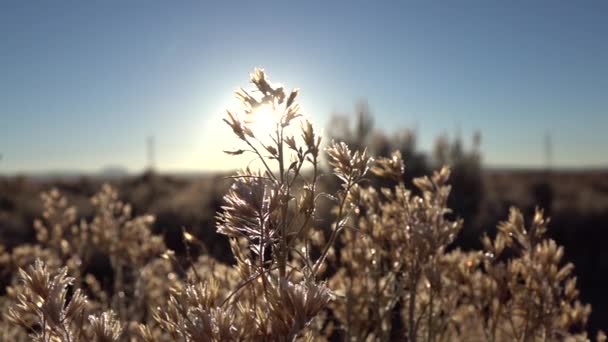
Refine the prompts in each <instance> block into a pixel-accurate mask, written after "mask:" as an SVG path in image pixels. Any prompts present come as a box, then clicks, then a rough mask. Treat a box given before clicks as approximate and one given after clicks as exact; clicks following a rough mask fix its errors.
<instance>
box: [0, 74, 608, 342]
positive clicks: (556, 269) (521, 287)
mask: <svg viewBox="0 0 608 342" xmlns="http://www.w3.org/2000/svg"><path fill="white" fill-rule="evenodd" d="M252 83H253V85H254V88H255V90H257V92H251V91H247V90H240V91H239V92H238V93H237V96H238V97H239V99H241V101H242V102H243V112H244V115H252V114H253V113H254V112H255V109H256V108H257V107H258V106H260V105H261V104H262V103H263V104H267V103H270V104H271V105H273V106H276V107H277V108H281V109H280V110H281V113H282V115H281V118H280V119H279V120H280V121H279V122H278V123H277V125H276V131H275V132H274V133H275V135H274V137H273V139H271V140H269V141H268V140H263V139H262V138H259V137H257V136H255V134H254V133H253V132H252V131H251V130H249V128H248V126H247V121H246V120H243V117H242V116H239V115H242V114H239V115H237V114H236V113H231V114H229V115H228V117H227V119H226V122H227V123H228V125H229V126H230V127H231V128H232V130H233V132H234V134H235V139H236V140H240V141H241V142H242V144H243V146H244V150H242V151H241V150H237V151H231V152H232V153H234V154H240V153H253V154H255V155H257V156H258V157H259V159H260V160H261V161H264V162H263V163H261V166H260V168H261V171H259V172H258V171H254V170H248V169H245V170H243V171H240V172H239V173H237V174H236V175H204V176H201V177H179V176H168V175H159V174H155V173H147V174H145V175H141V176H135V177H127V178H122V179H113V180H109V181H108V180H102V179H90V178H89V179H87V178H82V179H70V180H36V179H28V178H26V177H11V178H2V179H0V227H1V229H0V234H1V235H0V289H2V290H1V292H0V296H1V297H0V308H1V310H0V311H1V312H3V315H2V317H1V318H0V340H2V341H19V340H30V339H32V340H36V341H81V340H85V339H95V340H97V341H130V340H142V341H176V340H178V341H209V340H216V341H224V340H235V341H243V340H266V341H291V340H311V341H312V340H346V341H372V340H381V341H386V340H407V341H472V340H480V341H513V340H517V341H563V340H572V341H578V340H587V339H588V338H591V337H595V331H596V330H597V329H599V328H605V326H604V324H605V317H606V315H608V312H607V311H606V309H607V308H608V303H606V299H605V296H604V295H603V293H602V292H603V291H602V290H603V289H604V288H605V285H606V284H608V280H607V279H606V278H607V277H606V276H605V275H606V274H608V272H606V271H608V255H606V254H605V253H606V252H604V249H603V244H602V241H606V239H605V237H606V233H604V229H603V227H604V226H605V225H606V223H607V222H608V177H607V176H608V175H607V174H606V173H603V172H599V171H593V172H591V171H590V172H556V171H553V172H551V173H549V174H547V173H544V172H540V171H539V172H534V171H525V172H524V171H497V170H489V171H482V172H481V173H480V174H479V176H480V177H481V181H480V182H477V183H476V182H470V181H469V180H470V178H467V177H468V176H467V175H468V174H467V173H462V172H463V171H462V170H471V168H459V166H458V165H457V163H456V165H454V166H453V170H452V172H450V170H449V169H448V168H438V169H437V170H436V171H434V172H428V176H424V177H415V178H414V177H408V175H407V173H408V167H407V165H408V162H407V156H404V158H405V165H406V167H405V168H404V160H402V156H401V153H400V152H398V151H397V152H394V153H390V154H388V155H384V156H377V157H375V158H372V157H371V156H370V155H368V154H367V152H364V151H357V150H356V149H355V148H353V144H348V145H347V144H340V143H334V144H327V145H324V146H327V149H326V150H323V149H322V145H321V142H320V137H318V136H317V135H316V134H315V131H314V128H313V127H312V126H311V125H310V124H308V123H307V121H305V118H302V117H300V115H299V108H298V106H297V95H298V94H297V92H295V91H293V92H289V93H287V92H286V90H285V89H283V88H276V87H273V86H272V83H270V82H268V81H267V80H266V78H265V75H264V74H263V73H262V72H261V71H256V72H255V73H254V74H253V75H252ZM297 121H301V122H302V125H299V124H298V125H295V123H296V122H297ZM290 125H293V126H295V128H296V132H297V133H296V134H294V135H291V134H290V133H288V130H286V128H287V127H289V126H290ZM322 153H326V156H327V160H328V164H329V165H325V164H323V163H322V162H321V161H320V156H321V154H322ZM466 160H467V161H470V160H477V158H469V159H466ZM269 165H272V166H269ZM321 172H324V173H332V174H333V175H335V176H336V177H334V178H333V179H331V181H326V180H325V181H321V180H320V179H319V177H318V174H320V173H321ZM467 172H468V171H467ZM416 176H419V175H416ZM476 177H477V176H476ZM452 182H454V187H453V188H452V187H451V186H450V184H452ZM105 183H108V184H105ZM104 184H105V185H104ZM467 184H476V185H475V186H476V188H475V189H472V188H469V187H467ZM473 192H475V193H476V195H475V196H476V197H475V198H478V202H474V203H472V204H470V205H469V204H467V205H462V203H463V201H465V200H467V199H470V198H471V197H472V196H471V195H470V194H471V193H473ZM40 194H42V196H40ZM537 205H540V206H542V207H544V208H546V211H545V212H544V213H543V212H542V211H541V210H536V209H535V207H536V206H537ZM451 206H452V207H454V208H455V210H456V211H455V212H452V211H451V210H450V207H451ZM515 206H516V207H520V208H521V211H520V210H518V209H515ZM547 216H550V217H551V220H550V221H549V220H548V219H547ZM461 217H464V218H466V220H464V221H463V220H462V219H461ZM562 246H565V248H564V247H562ZM570 262H573V263H574V264H571V263H570ZM588 304H592V306H593V313H591V306H589V305H588ZM588 331H591V334H588ZM598 340H605V338H604V337H603V336H602V335H601V334H600V335H598Z"/></svg>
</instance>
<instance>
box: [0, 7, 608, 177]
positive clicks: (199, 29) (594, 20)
mask: <svg viewBox="0 0 608 342" xmlns="http://www.w3.org/2000/svg"><path fill="white" fill-rule="evenodd" d="M256 66H260V67H263V68H265V69H266V71H267V72H268V74H269V76H270V78H271V79H272V80H277V81H280V82H282V83H283V84H285V85H286V86H287V87H299V88H301V89H302V93H301V103H302V105H303V108H304V110H305V111H306V112H307V113H308V114H309V115H310V116H311V117H312V118H313V120H314V122H315V123H316V124H317V125H318V126H323V125H324V124H325V123H326V122H327V119H328V117H329V116H330V114H331V113H332V112H335V111H341V112H348V111H350V110H352V109H353V107H354V103H355V101H356V100H357V99H359V98H366V99H367V100H368V102H369V104H370V107H371V108H372V110H373V112H374V114H375V119H376V123H377V126H378V127H380V128H384V129H386V130H388V131H389V132H390V131H394V130H396V129H398V128H403V127H412V126H414V125H415V126H416V127H417V128H418V133H419V144H420V145H421V146H422V148H423V149H429V148H430V146H432V142H433V140H434V138H435V137H436V136H437V135H438V134H440V133H442V132H447V133H450V134H453V133H454V132H455V131H456V130H457V129H459V130H460V131H461V132H462V135H463V136H464V137H468V136H470V135H471V133H472V132H473V131H474V130H475V129H479V130H480V131H481V132H482V135H483V141H482V151H483V158H484V163H485V164H487V165H493V166H497V165H503V166H514V165H519V166H538V165H542V164H543V163H544V157H543V141H544V137H545V134H546V133H547V132H551V135H552V140H553V142H554V147H553V149H554V164H556V165H558V166H568V167H581V166H601V165H604V166H606V165H608V153H607V152H606V150H607V149H608V133H607V131H608V2H607V1H580V2H578V1H576V2H575V1H500V2H498V1H479V2H467V1H441V2H440V1H437V2H434V1H419V2H418V1H416V2H409V1H396V2H382V1H377V2H376V1H344V2H339V1H319V2H316V1H298V2H296V1H281V2H275V3H273V2H265V1H244V2H237V1H208V2H204V1H196V2H186V1H179V2H174V1H152V0H146V1H143V0H142V1H138V0H131V1H71V2H65V1H11V0H8V1H1V2H0V153H1V154H2V155H3V157H2V160H0V173H12V172H18V171H43V170H71V169H75V170H83V171H93V170H98V169H100V168H102V167H105V166H108V165H119V166H124V167H126V168H128V169H129V170H131V171H139V170H141V169H143V168H144V166H145V165H146V152H145V141H146V137H148V136H150V135H154V136H155V139H156V145H157V165H158V167H159V169H160V170H166V171H180V170H181V171H194V170H209V169H215V168H217V167H221V168H225V167H228V166H229V164H227V163H226V158H225V157H224V156H223V154H222V152H221V150H222V149H229V148H230V147H232V143H231V140H229V139H227V138H226V136H227V135H228V134H229V130H228V129H227V128H226V127H224V124H223V122H221V118H222V117H223V112H222V109H223V108H225V107H226V106H228V104H229V103H230V102H231V101H232V92H233V90H234V89H235V88H237V87H238V86H244V85H247V81H248V75H249V73H250V72H251V71H252V70H253V68H254V67H256Z"/></svg>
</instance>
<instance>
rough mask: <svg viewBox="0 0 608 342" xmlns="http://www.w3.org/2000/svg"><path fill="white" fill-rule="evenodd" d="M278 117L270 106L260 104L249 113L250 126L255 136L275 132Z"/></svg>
mask: <svg viewBox="0 0 608 342" xmlns="http://www.w3.org/2000/svg"><path fill="white" fill-rule="evenodd" d="M277 121H278V115H277V113H276V110H275V109H274V108H273V106H272V104H262V105H260V106H259V107H258V108H256V109H255V110H254V111H253V112H251V117H250V121H249V122H250V126H249V128H251V130H252V131H253V133H254V134H255V135H262V134H269V133H271V132H273V131H274V130H275V128H276V127H275V126H276V123H277Z"/></svg>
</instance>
